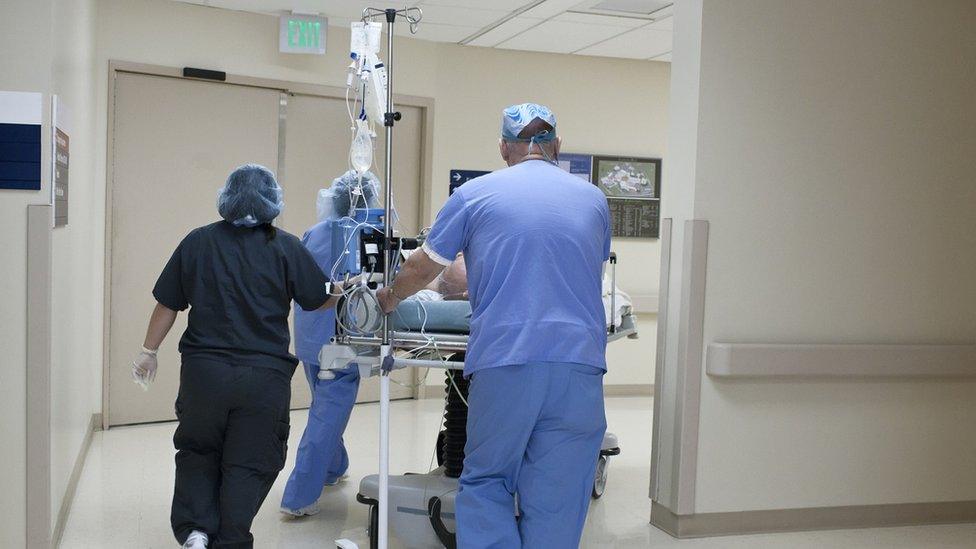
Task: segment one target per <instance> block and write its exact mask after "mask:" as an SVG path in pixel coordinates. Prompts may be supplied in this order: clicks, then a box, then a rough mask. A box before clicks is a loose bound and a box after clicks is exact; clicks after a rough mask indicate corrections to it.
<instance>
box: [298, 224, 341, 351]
mask: <svg viewBox="0 0 976 549" xmlns="http://www.w3.org/2000/svg"><path fill="white" fill-rule="evenodd" d="M335 227H336V221H334V220H326V221H322V222H321V223H318V224H316V225H314V226H313V227H312V228H311V229H309V230H308V231H307V232H306V233H305V235H304V236H302V244H304V245H305V248H306V249H308V251H309V252H311V254H312V257H313V258H314V259H315V262H316V263H317V264H318V266H319V269H321V270H322V272H323V273H325V275H326V276H329V274H330V273H331V272H332V266H333V264H334V263H335V257H334V256H333V254H332V231H334V230H335ZM333 335H335V309H334V308H330V309H328V310H325V311H305V310H303V309H302V308H301V307H299V306H298V304H297V303H296V304H295V355H296V356H297V357H298V359H299V360H301V361H302V362H304V363H306V364H318V363H319V351H320V350H321V349H322V346H323V345H326V344H327V343H329V340H330V339H332V336H333Z"/></svg>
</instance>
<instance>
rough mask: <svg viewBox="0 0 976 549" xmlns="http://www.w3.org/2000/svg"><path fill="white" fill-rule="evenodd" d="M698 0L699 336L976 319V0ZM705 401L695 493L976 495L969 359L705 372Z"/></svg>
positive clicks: (898, 327) (748, 505) (747, 497)
mask: <svg viewBox="0 0 976 549" xmlns="http://www.w3.org/2000/svg"><path fill="white" fill-rule="evenodd" d="M702 14H703V18H702V23H701V25H702V39H701V52H700V63H701V66H700V75H699V76H700V97H699V101H698V109H700V112H699V113H696V114H695V115H694V116H687V113H686V114H685V115H682V116H683V118H681V119H680V120H675V122H676V123H678V124H683V125H687V126H688V127H694V128H696V129H697V142H696V143H697V148H698V154H697V160H696V162H695V164H694V166H693V167H694V169H693V170H692V172H691V173H690V174H686V175H690V179H689V181H690V183H691V184H692V186H693V190H692V192H691V193H689V194H688V195H686V196H685V197H684V198H685V200H686V202H685V203H684V204H683V205H680V207H676V208H674V211H677V212H680V213H682V214H684V215H686V216H693V217H696V218H699V219H705V220H707V221H708V222H709V242H708V265H707V290H706V296H705V317H704V343H705V344H706V345H707V344H708V343H710V342H743V343H745V342H761V343H963V342H966V343H972V342H974V341H976V276H974V273H976V225H974V223H973V213H972V212H973V210H974V208H976V186H974V185H973V173H976V153H974V151H976V106H974V103H973V98H974V97H976V71H974V70H973V68H972V59H974V58H976V41H974V40H973V28H974V26H976V4H973V3H972V2H970V1H968V0H955V1H945V2H936V3H932V2H923V1H919V0H898V1H885V2H880V1H869V0H859V1H857V2H850V1H846V0H833V1H827V2H817V3H803V2H790V3H784V2H778V1H774V0H743V1H740V2H735V3H730V2H724V1H716V0H705V2H704V9H703V11H702ZM676 24H680V21H677V20H676ZM680 31H681V29H680V28H676V36H677V33H679V32H680ZM676 44H679V42H676ZM674 59H675V63H678V62H680V61H681V59H682V58H681V56H680V54H679V52H678V51H676V52H675V57H674ZM674 115H675V116H678V113H677V112H675V113H674ZM674 142H675V143H676V144H677V143H678V140H675V141H674ZM683 144H684V143H682V145H683ZM676 146H677V145H676ZM665 200H667V197H665ZM689 206H690V207H691V208H692V210H691V211H689V209H688V207H689ZM668 344H669V345H670V344H671V340H670V336H669V340H668ZM700 412H701V416H700V439H699V446H698V466H697V489H696V491H695V495H696V506H695V509H694V511H695V512H697V513H709V512H723V511H741V510H758V509H780V508H797V507H821V506H842V505H868V504H885V503H904V502H930V501H958V500H973V499H976V468H974V467H973V464H974V463H976V431H974V430H973V429H972V425H973V424H974V423H976V383H974V382H973V381H971V380H970V381H943V380H935V379H933V380H912V381H907V380H885V381H869V380H857V379H850V380H841V381H814V380H806V381H795V380H790V381H771V380H768V381H762V380H751V381H750V380H738V381H721V380H714V379H708V378H706V379H704V380H703V382H702V387H701V408H700Z"/></svg>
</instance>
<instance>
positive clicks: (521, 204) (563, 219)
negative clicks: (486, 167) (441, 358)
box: [424, 160, 610, 375]
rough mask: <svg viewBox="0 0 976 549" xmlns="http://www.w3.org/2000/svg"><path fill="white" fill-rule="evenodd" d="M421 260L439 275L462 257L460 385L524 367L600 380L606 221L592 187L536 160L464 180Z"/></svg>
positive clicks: (600, 200) (602, 205) (605, 210)
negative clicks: (465, 338) (591, 369)
mask: <svg viewBox="0 0 976 549" xmlns="http://www.w3.org/2000/svg"><path fill="white" fill-rule="evenodd" d="M424 250H425V251H426V252H427V255H428V256H430V258H431V259H433V260H434V261H437V262H438V263H441V264H443V265H447V264H449V263H450V262H451V260H453V259H454V257H455V256H456V255H457V253H458V252H460V251H463V252H464V260H465V264H466V266H467V271H468V293H469V295H470V298H471V307H472V315H471V337H470V339H469V342H468V350H467V353H466V355H465V370H464V371H465V374H466V375H471V374H472V373H474V372H477V371H478V370H483V369H486V368H495V367H499V366H506V365H511V364H525V363H528V362H574V363H578V364H588V365H591V366H595V367H597V368H600V369H603V370H606V367H607V366H606V358H605V353H606V346H607V327H606V320H605V319H606V317H605V313H604V310H603V299H602V297H601V290H602V275H603V262H604V261H606V260H607V259H609V257H610V212H609V209H608V207H607V199H606V197H605V196H604V195H603V193H602V192H601V191H600V190H599V189H597V187H596V186H595V185H592V184H590V183H588V182H586V181H584V180H582V179H580V178H579V177H576V176H574V175H570V174H568V173H566V172H565V171H563V170H561V169H560V168H558V167H556V166H554V165H552V164H550V163H548V162H545V161H541V160H529V161H525V162H522V163H520V164H516V165H515V166H512V167H510V168H507V169H504V170H500V171H497V172H494V173H491V174H488V175H485V176H482V177H479V178H476V179H473V180H471V181H469V182H467V183H465V184H464V185H463V186H462V187H459V188H458V189H457V190H456V191H455V192H454V194H453V195H452V196H451V198H450V199H448V201H447V204H445V205H444V208H443V209H442V210H441V211H440V213H439V214H438V215H437V220H436V221H435V223H434V226H433V227H432V228H431V231H430V236H429V237H428V238H427V241H426V242H425V243H424Z"/></svg>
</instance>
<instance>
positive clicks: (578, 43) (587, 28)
mask: <svg viewBox="0 0 976 549" xmlns="http://www.w3.org/2000/svg"><path fill="white" fill-rule="evenodd" d="M622 32H627V29H624V28H620V27H607V26H602V25H589V24H586V23H569V22H565V21H556V20H551V21H546V22H544V23H542V24H541V25H539V26H538V27H535V28H533V29H531V30H529V31H527V32H523V33H522V34H519V35H518V36H516V37H514V38H512V39H510V40H506V41H505V42H503V43H501V44H499V45H498V47H499V48H503V49H510V50H528V51H545V52H552V53H572V52H574V51H576V50H579V49H583V48H585V47H587V46H590V45H592V44H596V43H597V42H600V41H603V40H607V39H608V38H612V37H614V36H616V35H618V34H620V33H622ZM644 57H648V56H647V55H645V56H644Z"/></svg>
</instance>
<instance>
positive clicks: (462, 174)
mask: <svg viewBox="0 0 976 549" xmlns="http://www.w3.org/2000/svg"><path fill="white" fill-rule="evenodd" d="M490 173H491V172H485V171H481V170H451V190H450V192H448V196H450V195H452V194H454V189H456V188H458V187H460V186H461V185H464V184H465V183H467V182H468V181H471V180H472V179H474V178H476V177H481V176H483V175H488V174H490Z"/></svg>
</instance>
